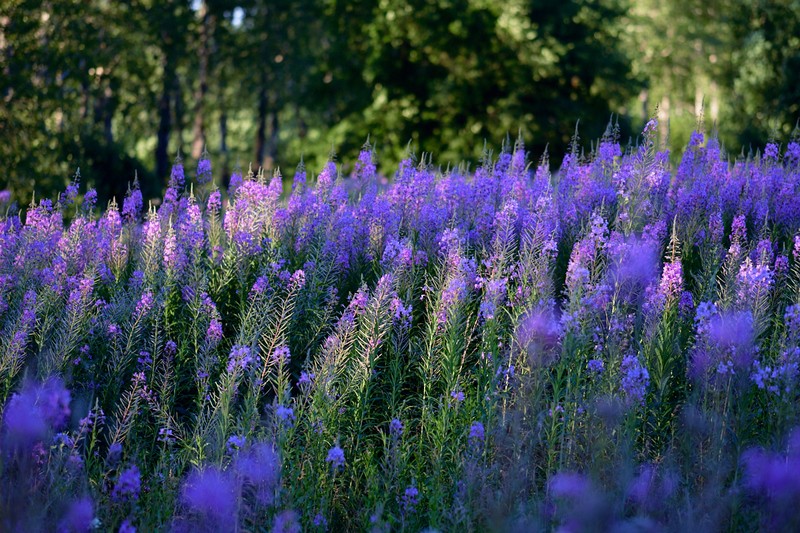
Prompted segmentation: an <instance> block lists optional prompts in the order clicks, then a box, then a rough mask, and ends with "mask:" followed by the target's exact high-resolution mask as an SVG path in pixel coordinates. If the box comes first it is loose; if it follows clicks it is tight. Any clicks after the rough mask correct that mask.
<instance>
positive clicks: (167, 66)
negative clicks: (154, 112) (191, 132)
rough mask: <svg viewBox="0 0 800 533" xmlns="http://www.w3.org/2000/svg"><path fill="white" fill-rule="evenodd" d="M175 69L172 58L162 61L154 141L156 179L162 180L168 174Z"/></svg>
mask: <svg viewBox="0 0 800 533" xmlns="http://www.w3.org/2000/svg"><path fill="white" fill-rule="evenodd" d="M174 77H175V67H174V65H173V64H172V58H170V57H169V55H168V56H167V58H166V59H165V61H164V79H163V80H162V90H161V98H160V99H159V101H158V118H159V123H158V135H157V141H156V178H157V179H159V180H162V179H164V178H165V177H166V176H167V175H168V174H169V167H170V165H169V154H168V150H169V134H170V132H171V131H172V114H171V112H170V105H169V103H170V89H171V86H172V84H173V82H174V80H173V78H174Z"/></svg>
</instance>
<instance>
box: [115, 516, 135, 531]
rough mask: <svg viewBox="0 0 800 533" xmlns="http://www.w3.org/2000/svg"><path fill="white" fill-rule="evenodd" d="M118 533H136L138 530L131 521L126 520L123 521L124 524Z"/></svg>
mask: <svg viewBox="0 0 800 533" xmlns="http://www.w3.org/2000/svg"><path fill="white" fill-rule="evenodd" d="M117 533H136V528H135V527H134V526H133V524H131V521H130V520H128V519H127V518H126V519H125V520H123V521H122V524H120V526H119V531H118V532H117Z"/></svg>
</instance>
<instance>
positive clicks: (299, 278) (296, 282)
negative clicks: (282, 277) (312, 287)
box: [289, 270, 306, 291]
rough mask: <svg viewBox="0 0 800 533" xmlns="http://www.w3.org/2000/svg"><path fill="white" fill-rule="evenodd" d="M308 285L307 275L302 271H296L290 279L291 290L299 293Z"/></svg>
mask: <svg viewBox="0 0 800 533" xmlns="http://www.w3.org/2000/svg"><path fill="white" fill-rule="evenodd" d="M305 284H306V273H305V272H303V271H302V270H295V272H294V274H292V277H291V278H290V279H289V290H292V291H299V290H300V289H302V288H303V287H304V286H305Z"/></svg>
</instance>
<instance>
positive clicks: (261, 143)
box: [255, 74, 268, 169]
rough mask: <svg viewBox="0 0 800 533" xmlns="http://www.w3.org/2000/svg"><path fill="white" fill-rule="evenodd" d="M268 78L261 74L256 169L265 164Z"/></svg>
mask: <svg viewBox="0 0 800 533" xmlns="http://www.w3.org/2000/svg"><path fill="white" fill-rule="evenodd" d="M267 103H268V102H267V80H266V76H265V75H264V74H262V76H261V88H260V89H259V91H258V119H257V124H258V128H256V154H255V164H256V169H258V168H260V167H261V166H262V165H263V164H264V156H265V150H266V139H267Z"/></svg>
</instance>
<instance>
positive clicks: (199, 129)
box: [192, 2, 211, 159]
mask: <svg viewBox="0 0 800 533" xmlns="http://www.w3.org/2000/svg"><path fill="white" fill-rule="evenodd" d="M198 13H199V15H200V18H201V23H200V48H199V52H198V53H199V59H200V65H199V72H198V73H197V79H198V81H199V85H198V88H197V92H196V93H195V99H194V101H195V109H194V128H193V131H192V135H193V139H194V140H193V141H192V157H193V158H194V159H199V158H200V154H201V153H202V152H203V147H204V146H205V143H206V125H205V118H204V117H203V112H204V103H205V98H206V94H207V93H208V56H209V40H210V37H211V28H210V26H211V20H210V17H209V14H208V6H207V5H206V3H205V2H201V3H200V10H199V11H198Z"/></svg>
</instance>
